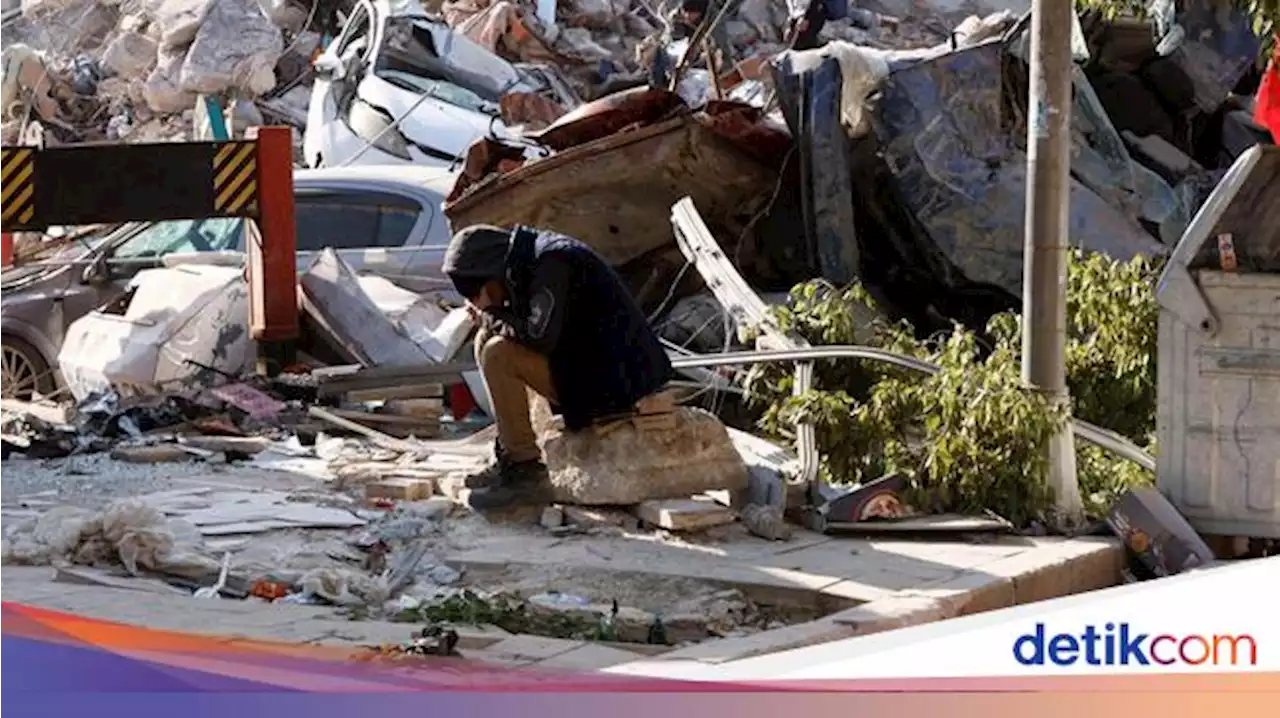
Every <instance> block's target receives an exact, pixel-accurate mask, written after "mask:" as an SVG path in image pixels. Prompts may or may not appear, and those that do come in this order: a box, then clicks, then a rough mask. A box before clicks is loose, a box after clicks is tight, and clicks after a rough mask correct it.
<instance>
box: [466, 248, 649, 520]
mask: <svg viewBox="0 0 1280 718" xmlns="http://www.w3.org/2000/svg"><path fill="white" fill-rule="evenodd" d="M444 272H445V273H446V274H447V275H448V276H449V278H450V279H451V280H452V281H453V285H454V287H455V288H456V289H457V290H458V293H459V294H461V295H462V296H463V297H466V298H467V300H468V306H469V307H471V308H472V311H473V312H474V314H475V316H476V319H477V323H478V324H480V329H479V331H478V332H477V334H476V340H475V350H476V363H477V364H478V365H479V366H480V371H481V374H482V375H483V376H484V381H485V386H486V388H487V389H488V391H489V398H490V401H491V403H492V405H493V412H494V420H495V421H496V422H497V425H498V440H497V444H496V446H495V447H494V455H495V458H496V462H495V463H494V464H493V466H491V467H490V468H489V469H487V470H486V471H485V472H484V475H483V476H482V477H477V478H479V479H480V481H477V482H476V483H477V484H480V485H485V484H487V485H488V487H487V488H484V489H478V490H473V491H472V492H471V494H470V499H469V503H470V504H471V505H472V507H473V508H477V509H484V508H496V507H499V506H504V505H508V504H511V503H514V502H516V501H522V502H524V501H528V502H537V501H539V500H540V497H539V496H538V493H539V491H538V490H537V489H539V488H540V487H542V486H543V485H544V484H545V482H546V479H547V468H546V465H545V464H544V463H543V461H542V454H541V450H540V449H539V447H538V443H537V436H536V435H535V433H534V430H533V425H532V422H531V420H530V415H529V395H528V390H529V389H532V390H533V391H535V392H537V393H538V394H540V395H542V396H544V397H546V399H547V400H548V402H550V403H551V405H552V406H553V407H555V408H556V411H557V412H558V413H560V414H561V415H562V416H563V417H564V424H565V428H566V429H568V430H570V431H579V430H582V429H586V428H588V427H590V426H591V425H592V424H593V422H596V421H597V420H600V419H603V418H606V417H610V416H617V415H619V414H627V413H629V412H632V411H633V410H634V409H635V406H636V403H637V402H638V401H640V400H641V399H643V398H645V397H647V396H649V395H651V394H653V393H655V392H657V391H659V390H661V389H662V388H663V386H664V385H665V384H666V383H667V381H668V379H670V377H671V372H672V370H671V362H670V360H669V359H668V358H667V354H666V352H665V351H664V350H663V348H662V344H661V343H660V342H659V341H658V337H657V336H656V335H655V334H654V333H653V330H652V329H650V327H649V322H648V319H647V318H646V317H645V315H644V313H643V312H642V311H641V310H640V307H639V306H638V305H637V304H636V302H635V300H634V299H633V298H632V296H631V293H630V292H629V291H628V289H627V287H626V285H624V284H623V283H622V280H621V278H619V277H618V275H617V273H616V272H614V271H613V269H612V268H611V267H610V266H609V265H608V264H607V263H605V261H604V260H603V259H601V258H600V256H599V255H597V254H596V253H595V252H594V251H592V250H591V249H590V248H589V247H587V246H586V245H585V244H583V243H582V242H579V241H578V240H576V239H573V238H571V237H566V236H564V235H560V234H556V233H554V232H549V231H545V230H532V229H528V228H524V227H517V228H516V229H515V230H510V231H508V230H505V229H501V228H498V227H491V226H485V225H477V226H473V227H467V228H466V229H463V230H462V231H460V232H458V233H457V234H456V235H454V237H453V241H452V242H450V244H449V249H448V251H447V252H446V254H445V260H444Z"/></svg>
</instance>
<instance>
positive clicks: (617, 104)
mask: <svg viewBox="0 0 1280 718" xmlns="http://www.w3.org/2000/svg"><path fill="white" fill-rule="evenodd" d="M688 109H689V108H688V106H687V105H685V103H684V100H682V99H680V96H679V95H677V94H676V93H674V92H668V91H666V90H659V89H654V88H650V87H636V88H632V89H630V90H623V91H621V92H616V93H614V94H612V95H608V96H606V97H602V98H600V99H598V100H595V101H594V102H588V103H587V104H585V105H582V106H580V107H578V108H577V109H575V110H573V111H572V112H570V113H568V114H566V115H564V116H563V117H561V118H560V119H558V120H556V121H555V122H554V123H552V124H551V125H550V126H549V127H547V128H546V129H545V130H543V131H541V132H539V133H536V134H533V135H530V137H531V138H532V139H534V140H536V141H538V142H540V143H542V144H544V145H546V146H548V147H550V148H552V149H554V150H565V149H568V148H570V147H576V146H578V145H581V144H585V143H587V142H592V141H594V140H598V139H600V138H602V137H608V136H609V135H612V134H614V133H616V132H619V131H621V130H622V129H623V128H626V127H630V126H632V125H650V124H653V123H654V122H658V121H660V120H662V119H664V118H666V117H668V116H669V115H671V113H673V112H678V111H682V110H683V111H687V110H688Z"/></svg>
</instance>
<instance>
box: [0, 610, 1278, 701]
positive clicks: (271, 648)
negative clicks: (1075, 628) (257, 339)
mask: <svg viewBox="0 0 1280 718" xmlns="http://www.w3.org/2000/svg"><path fill="white" fill-rule="evenodd" d="M0 626H2V630H0V646H2V648H3V656H2V658H3V664H0V665H3V678H4V682H3V685H4V688H7V689H8V690H7V691H5V692H4V693H3V707H4V708H13V709H16V710H17V711H18V712H17V713H11V714H9V715H10V716H19V717H23V718H25V717H26V716H104V717H105V716H116V715H128V716H130V717H131V718H143V717H144V716H152V715H156V716H160V715H163V716H166V717H167V718H196V717H198V716H221V717H222V718H227V717H228V716H231V715H235V716H241V715H254V716H256V715H271V716H287V717H289V718H352V717H354V716H366V715H372V716H390V715H394V714H400V715H410V713H408V712H409V711H412V715H418V716H421V715H430V716H455V715H456V716H458V717H459V718H461V717H462V716H468V717H469V716H510V717H511V718H517V717H519V718H523V717H525V716H529V717H530V718H543V717H544V716H545V717H546V718H558V717H560V716H571V715H572V716H578V715H587V716H608V717H609V718H631V717H632V716H634V717H635V718H653V717H654V716H685V715H691V716H708V717H709V716H721V715H724V716H734V717H735V718H777V716H782V715H788V716H791V715H797V713H803V714H804V715H806V716H818V715H837V716H857V717H858V718H878V717H879V716H885V717H886V718H888V717H891V716H892V717H893V718H897V717H899V716H911V715H927V716H934V715H937V716H948V718H969V717H970V716H972V717H973V718H989V717H992V716H1003V715H1010V714H1011V713H1010V712H1011V711H1017V712H1018V713H1017V714H1018V715H1035V716H1036V718H1041V717H1043V716H1071V717H1072V718H1078V717H1079V716H1085V715H1087V716H1090V717H1091V718H1092V717H1093V716H1099V715H1124V716H1126V717H1127V718H1131V717H1132V716H1147V715H1157V716H1161V717H1162V718H1164V717H1168V716H1184V715H1185V716H1210V717H1211V718H1212V717H1216V716H1220V715H1221V716H1231V718H1243V717H1245V716H1255V715H1256V716H1263V715H1267V716H1270V715H1275V710H1276V705H1278V703H1277V699H1280V674H1256V673H1255V674H1236V675H1203V674H1202V675H1194V676H1166V675H1151V676H1098V677H1058V678H974V679H932V680H931V679H920V680H913V679H882V680H866V681H859V680H840V681H834V680H821V681H785V682H784V681H772V682H752V683H749V684H746V683H739V684H731V683H713V682H696V683H694V682H684V681H673V680H660V679H651V678H639V677H628V676H609V675H602V674H567V673H555V672H547V671H537V670H521V669H508V668H496V667H492V666H486V665H483V664H477V663H470V662H467V661H465V660H460V659H445V658H440V659H424V660H422V661H420V662H414V663H413V664H406V663H396V664H384V663H373V662H368V661H358V660H355V659H354V658H353V656H354V654H353V652H352V651H350V650H346V649H334V648H325V647H315V646H290V645H280V644H271V643H263V642H256V641H245V640H239V639H218V638H209V637H202V636H193V635H184V634H176V633H168V632H162V631H152V630H147V629H141V628H133V627H128V626H121V625H117V624H111V623H104V622H100V621H93V620H88V619H84V618H80V617H77V616H71V615H67V614H61V613H56V612H51V611H45V610H41V609H36V608H31V607H26V606H21V605H17V604H8V603H6V604H4V605H3V623H2V624H0Z"/></svg>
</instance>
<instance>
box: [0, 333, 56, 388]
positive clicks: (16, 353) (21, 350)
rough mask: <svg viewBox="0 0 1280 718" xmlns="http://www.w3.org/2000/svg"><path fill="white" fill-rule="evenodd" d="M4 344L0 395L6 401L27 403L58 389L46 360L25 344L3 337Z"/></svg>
mask: <svg viewBox="0 0 1280 718" xmlns="http://www.w3.org/2000/svg"><path fill="white" fill-rule="evenodd" d="M0 344H3V350H4V354H3V362H2V364H0V372H3V386H2V387H0V394H3V396H4V398H5V399H21V400H23V401H28V400H30V399H31V398H32V397H33V395H34V394H41V395H43V396H48V395H50V394H52V393H53V392H54V391H56V390H57V388H58V382H57V380H56V379H55V378H54V376H53V369H52V368H51V367H50V366H49V362H48V360H46V359H45V358H44V356H43V355H41V354H40V352H39V351H38V350H37V349H36V348H35V347H33V346H31V344H30V343H29V342H27V341H24V340H22V339H19V338H18V337H15V336H10V335H8V334H5V335H4V336H3V337H0Z"/></svg>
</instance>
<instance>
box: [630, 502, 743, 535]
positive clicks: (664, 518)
mask: <svg viewBox="0 0 1280 718" xmlns="http://www.w3.org/2000/svg"><path fill="white" fill-rule="evenodd" d="M635 514H636V516H637V517H639V518H640V519H641V520H642V521H644V522H645V523H648V524H650V525H652V526H657V527H659V528H663V529H667V530H668V531H700V530H702V529H708V528H711V527H713V526H722V525H724V524H731V523H733V522H734V521H736V520H737V516H736V515H735V514H734V513H733V512H732V511H730V510H729V509H727V508H725V507H723V506H721V505H720V504H717V503H715V502H714V501H712V500H710V499H707V498H703V499H698V498H693V499H661V500H649V501H642V502H641V503H640V504H638V505H637V506H636V507H635Z"/></svg>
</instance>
